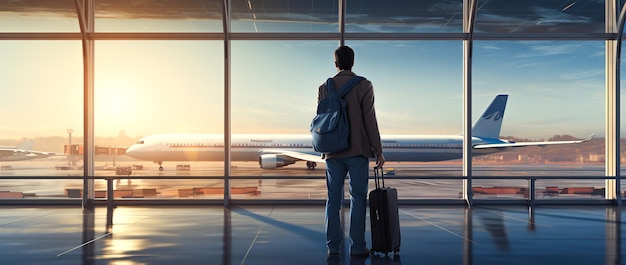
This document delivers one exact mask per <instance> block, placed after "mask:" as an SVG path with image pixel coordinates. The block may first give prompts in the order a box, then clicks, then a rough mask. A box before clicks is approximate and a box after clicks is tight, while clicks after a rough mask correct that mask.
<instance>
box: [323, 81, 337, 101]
mask: <svg viewBox="0 0 626 265" xmlns="http://www.w3.org/2000/svg"><path fill="white" fill-rule="evenodd" d="M326 93H327V94H328V97H329V98H330V97H331V96H334V95H335V94H336V93H337V90H335V80H334V79H333V78H332V77H331V78H328V79H326Z"/></svg>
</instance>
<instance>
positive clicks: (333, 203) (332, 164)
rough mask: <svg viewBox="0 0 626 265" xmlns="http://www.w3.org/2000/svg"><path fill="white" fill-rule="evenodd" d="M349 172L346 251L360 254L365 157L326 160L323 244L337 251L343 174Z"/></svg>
mask: <svg viewBox="0 0 626 265" xmlns="http://www.w3.org/2000/svg"><path fill="white" fill-rule="evenodd" d="M348 173H350V253H363V252H365V251H366V250H367V249H366V243H365V214H366V203H367V184H368V178H369V159H368V158H367V157H364V156H355V157H347V158H330V159H327V160H326V187H327V188H328V199H327V200H326V246H327V247H328V250H329V251H332V252H339V249H340V247H341V243H342V241H343V231H342V228H341V219H340V212H341V205H342V202H343V189H344V188H343V187H344V182H345V179H346V175H347V174H348Z"/></svg>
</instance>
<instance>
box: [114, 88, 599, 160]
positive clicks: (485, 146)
mask: <svg viewBox="0 0 626 265" xmlns="http://www.w3.org/2000/svg"><path fill="white" fill-rule="evenodd" d="M507 99H508V95H498V96H496V98H495V99H494V100H493V101H492V102H491V104H490V105H489V107H488V108H487V110H486V111H485V112H484V113H483V114H482V115H481V116H480V119H478V121H477V122H476V123H475V124H474V125H473V126H472V148H473V150H472V155H473V156H480V155H488V154H492V153H496V152H501V151H505V150H508V149H510V148H514V147H524V146H545V145H554V144H577V143H582V142H586V141H589V140H591V138H592V137H593V135H591V136H589V137H588V138H586V139H584V140H575V141H542V142H520V143H516V142H513V141H508V140H503V139H499V137H500V128H501V127H502V120H503V116H504V109H505V107H506V102H507ZM311 139H312V138H311V135H310V134H233V135H232V138H231V160H232V161H259V165H260V166H261V168H265V169H274V168H278V167H284V166H287V165H290V164H293V163H295V162H297V161H306V163H307V167H308V168H309V169H314V168H315V167H316V166H317V163H324V160H323V159H321V156H320V153H317V152H315V151H314V150H313V147H312V144H311ZM381 140H382V144H383V153H384V155H385V159H386V160H387V161H397V162H413V161H417V162H430V161H444V160H453V159H460V158H462V155H463V135H462V134H460V135H386V136H385V135H382V136H381ZM126 154H127V155H128V156H130V157H134V158H137V159H141V160H146V161H154V162H155V163H158V164H159V170H163V166H162V163H163V161H224V136H223V135H221V134H155V135H150V136H146V137H143V138H141V139H140V140H139V141H138V142H137V143H135V144H133V145H132V146H130V147H129V148H128V149H127V150H126Z"/></svg>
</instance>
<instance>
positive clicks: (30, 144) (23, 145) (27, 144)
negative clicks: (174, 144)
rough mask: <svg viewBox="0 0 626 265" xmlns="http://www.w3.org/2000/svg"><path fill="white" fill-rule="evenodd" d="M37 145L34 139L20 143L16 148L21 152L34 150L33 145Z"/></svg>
mask: <svg viewBox="0 0 626 265" xmlns="http://www.w3.org/2000/svg"><path fill="white" fill-rule="evenodd" d="M34 143H35V141H33V139H28V140H25V141H23V142H21V143H19V144H18V145H17V146H16V148H17V149H20V150H33V144H34Z"/></svg>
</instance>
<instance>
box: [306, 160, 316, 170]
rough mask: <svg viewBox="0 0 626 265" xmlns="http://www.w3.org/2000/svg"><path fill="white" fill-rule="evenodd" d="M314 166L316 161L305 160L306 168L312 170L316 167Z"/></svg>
mask: <svg viewBox="0 0 626 265" xmlns="http://www.w3.org/2000/svg"><path fill="white" fill-rule="evenodd" d="M316 166H317V163H316V162H311V161H306V167H307V168H308V169H311V170H313V169H315V167H316Z"/></svg>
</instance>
